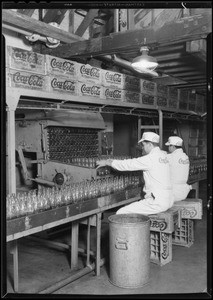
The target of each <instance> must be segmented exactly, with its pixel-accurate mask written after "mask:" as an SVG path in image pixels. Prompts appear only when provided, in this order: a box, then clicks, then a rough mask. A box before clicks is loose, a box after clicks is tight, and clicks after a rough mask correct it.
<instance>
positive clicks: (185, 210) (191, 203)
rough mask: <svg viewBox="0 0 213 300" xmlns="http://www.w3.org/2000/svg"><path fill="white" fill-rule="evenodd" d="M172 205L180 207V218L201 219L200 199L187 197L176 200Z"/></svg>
mask: <svg viewBox="0 0 213 300" xmlns="http://www.w3.org/2000/svg"><path fill="white" fill-rule="evenodd" d="M174 206H175V207H177V208H180V209H181V217H182V219H199V220H200V219H202V216H203V208H202V200H201V199H194V198H187V199H186V200H183V201H176V202H175V203H174Z"/></svg>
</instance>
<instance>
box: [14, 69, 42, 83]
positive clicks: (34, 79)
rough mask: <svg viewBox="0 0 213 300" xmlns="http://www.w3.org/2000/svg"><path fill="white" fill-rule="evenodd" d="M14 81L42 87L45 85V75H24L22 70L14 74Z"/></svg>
mask: <svg viewBox="0 0 213 300" xmlns="http://www.w3.org/2000/svg"><path fill="white" fill-rule="evenodd" d="M13 82H14V83H21V84H26V85H29V86H37V87H42V86H43V77H42V76H39V75H35V74H32V75H28V76H27V75H23V74H21V73H20V72H16V73H15V74H13Z"/></svg>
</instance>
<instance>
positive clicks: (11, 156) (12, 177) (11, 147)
mask: <svg viewBox="0 0 213 300" xmlns="http://www.w3.org/2000/svg"><path fill="white" fill-rule="evenodd" d="M7 115H8V119H7V155H8V167H7V172H8V173H7V180H8V192H9V193H10V194H12V193H14V194H15V193H16V169H15V168H16V158H15V111H14V110H8V112H7Z"/></svg>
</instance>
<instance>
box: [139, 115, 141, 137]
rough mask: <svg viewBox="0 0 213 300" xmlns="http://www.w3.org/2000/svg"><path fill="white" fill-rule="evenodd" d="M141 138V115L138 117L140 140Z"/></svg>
mask: <svg viewBox="0 0 213 300" xmlns="http://www.w3.org/2000/svg"><path fill="white" fill-rule="evenodd" d="M140 139H141V117H138V141H139V140H140Z"/></svg>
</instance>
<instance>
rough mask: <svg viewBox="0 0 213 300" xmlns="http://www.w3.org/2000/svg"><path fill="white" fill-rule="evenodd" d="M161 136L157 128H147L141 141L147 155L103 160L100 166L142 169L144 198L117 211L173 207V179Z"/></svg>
mask: <svg viewBox="0 0 213 300" xmlns="http://www.w3.org/2000/svg"><path fill="white" fill-rule="evenodd" d="M159 141H160V137H159V135H158V134H156V133H154V132H145V133H143V136H142V138H141V140H139V141H138V143H141V144H142V147H143V150H144V153H145V155H144V156H141V157H138V158H132V159H124V160H112V159H108V160H100V161H98V162H97V166H98V167H103V166H111V167H112V168H113V169H116V170H118V171H143V175H144V182H145V183H144V188H143V191H144V193H145V196H144V199H141V200H139V201H136V202H133V203H131V204H129V205H126V206H124V207H122V208H120V209H119V210H118V211H117V212H116V214H130V213H139V214H143V215H149V214H156V213H159V212H163V211H166V210H167V209H169V208H170V207H172V205H173V203H174V200H173V194H172V186H171V180H170V169H169V161H168V159H167V153H166V152H165V151H162V150H161V149H160V148H159Z"/></svg>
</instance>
